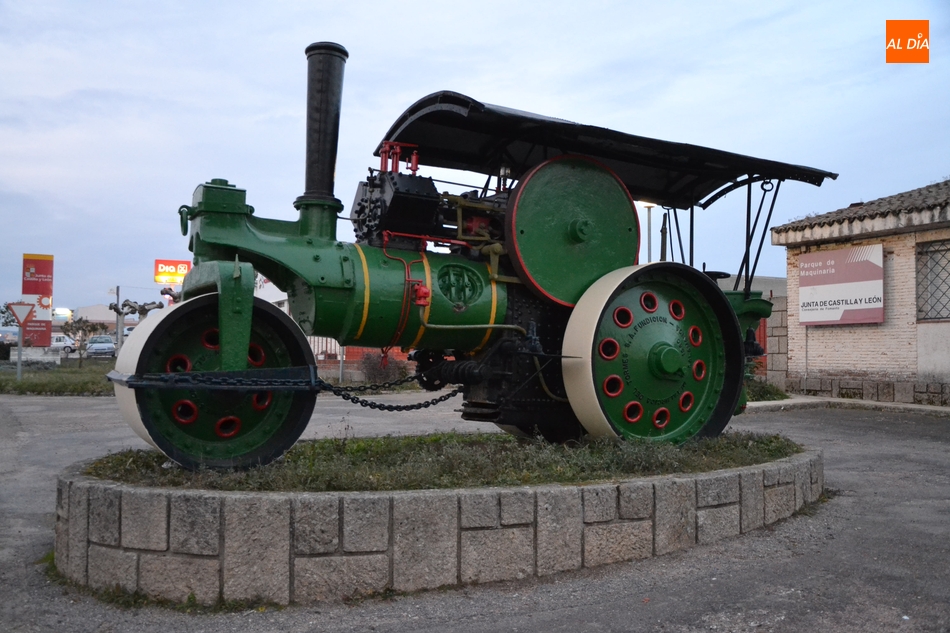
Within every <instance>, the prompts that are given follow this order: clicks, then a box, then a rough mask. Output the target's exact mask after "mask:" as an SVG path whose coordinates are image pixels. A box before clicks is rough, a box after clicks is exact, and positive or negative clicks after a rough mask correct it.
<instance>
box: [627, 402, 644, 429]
mask: <svg viewBox="0 0 950 633" xmlns="http://www.w3.org/2000/svg"><path fill="white" fill-rule="evenodd" d="M642 417H643V405H642V404H640V403H639V402H636V401H634V402H628V403H627V406H625V407H624V408H623V419H624V420H626V421H627V422H629V423H630V424H636V423H637V422H639V421H640V418H642Z"/></svg>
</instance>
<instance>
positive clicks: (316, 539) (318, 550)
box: [293, 494, 340, 554]
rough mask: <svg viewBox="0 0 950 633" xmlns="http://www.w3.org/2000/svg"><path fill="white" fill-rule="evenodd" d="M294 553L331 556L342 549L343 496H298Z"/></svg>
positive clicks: (295, 514)
mask: <svg viewBox="0 0 950 633" xmlns="http://www.w3.org/2000/svg"><path fill="white" fill-rule="evenodd" d="M293 504H294V552H295V553H297V554H328V553H330V552H335V551H337V549H338V548H339V546H340V495H338V494H302V495H297V496H295V497H294V502H293Z"/></svg>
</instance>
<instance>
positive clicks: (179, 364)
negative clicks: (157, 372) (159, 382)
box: [165, 354, 191, 374]
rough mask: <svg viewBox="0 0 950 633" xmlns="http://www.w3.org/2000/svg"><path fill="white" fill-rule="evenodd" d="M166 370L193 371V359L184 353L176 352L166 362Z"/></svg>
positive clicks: (169, 371) (175, 371)
mask: <svg viewBox="0 0 950 633" xmlns="http://www.w3.org/2000/svg"><path fill="white" fill-rule="evenodd" d="M182 368H184V369H182ZM165 371H166V372H167V373H169V374H174V373H183V372H188V371H191V359H190V358H188V357H187V356H185V355H184V354H175V355H174V356H172V357H171V358H169V359H168V362H166V363H165Z"/></svg>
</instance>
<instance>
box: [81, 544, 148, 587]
mask: <svg viewBox="0 0 950 633" xmlns="http://www.w3.org/2000/svg"><path fill="white" fill-rule="evenodd" d="M137 566H138V554H136V553H135V552H126V551H124V550H121V549H113V548H111V547H102V546H101V545H90V546H89V587H91V588H92V589H114V588H116V587H118V588H120V589H122V590H123V591H128V592H129V593H133V592H134V591H135V589H136V586H137V582H136V581H137V578H136V572H137V571H138V570H137Z"/></svg>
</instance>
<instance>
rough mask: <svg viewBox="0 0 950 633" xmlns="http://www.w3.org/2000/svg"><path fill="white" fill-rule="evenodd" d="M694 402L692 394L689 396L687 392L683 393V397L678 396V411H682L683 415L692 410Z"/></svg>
mask: <svg viewBox="0 0 950 633" xmlns="http://www.w3.org/2000/svg"><path fill="white" fill-rule="evenodd" d="M694 401H695V398H693V394H691V393H690V392H688V391H684V392H683V395H681V396H680V411H682V412H683V413H686V412H687V411H689V410H690V409H692V408H693V402H694Z"/></svg>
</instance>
